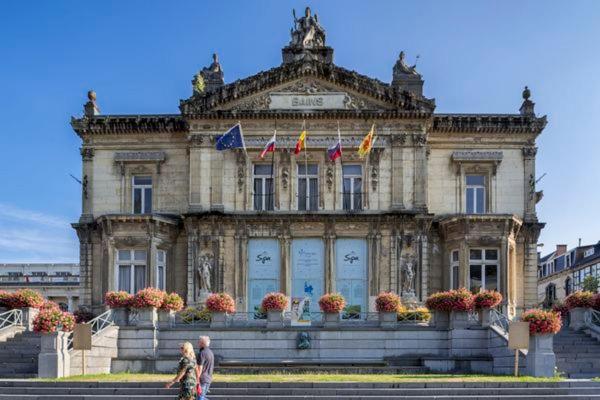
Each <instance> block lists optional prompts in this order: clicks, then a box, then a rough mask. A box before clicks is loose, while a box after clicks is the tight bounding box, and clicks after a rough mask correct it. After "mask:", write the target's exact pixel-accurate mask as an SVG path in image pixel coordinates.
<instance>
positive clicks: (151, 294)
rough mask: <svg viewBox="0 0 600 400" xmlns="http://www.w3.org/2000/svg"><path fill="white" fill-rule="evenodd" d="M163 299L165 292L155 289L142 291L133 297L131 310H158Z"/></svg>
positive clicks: (150, 288)
mask: <svg viewBox="0 0 600 400" xmlns="http://www.w3.org/2000/svg"><path fill="white" fill-rule="evenodd" d="M164 299H165V292H163V291H162V290H160V289H156V288H152V287H149V288H146V289H142V290H140V291H139V292H137V293H136V294H135V296H133V299H132V300H131V307H133V308H150V307H155V308H160V307H161V306H162V304H163V300H164Z"/></svg>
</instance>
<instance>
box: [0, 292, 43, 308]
mask: <svg viewBox="0 0 600 400" xmlns="http://www.w3.org/2000/svg"><path fill="white" fill-rule="evenodd" d="M45 302H46V299H44V296H42V295H41V294H40V293H39V292H36V291H35V290H31V289H21V290H17V291H16V292H15V293H13V294H12V295H11V296H10V297H9V300H8V303H9V304H8V307H9V308H25V307H32V308H40V307H41V306H43V305H44V303H45Z"/></svg>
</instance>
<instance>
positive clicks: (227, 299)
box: [206, 293, 235, 328]
mask: <svg viewBox="0 0 600 400" xmlns="http://www.w3.org/2000/svg"><path fill="white" fill-rule="evenodd" d="M206 308H207V309H208V310H209V311H210V312H211V321H210V327H211V328H224V327H225V326H226V324H227V314H233V313H235V301H234V300H233V298H232V297H231V296H230V295H228V294H227V293H211V294H210V295H209V296H208V298H207V299H206Z"/></svg>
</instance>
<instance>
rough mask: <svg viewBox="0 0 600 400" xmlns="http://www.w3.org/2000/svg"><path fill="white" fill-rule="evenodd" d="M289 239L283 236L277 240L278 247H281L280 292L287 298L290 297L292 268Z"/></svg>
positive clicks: (287, 235)
mask: <svg viewBox="0 0 600 400" xmlns="http://www.w3.org/2000/svg"><path fill="white" fill-rule="evenodd" d="M290 242H291V237H290V235H289V234H285V235H283V236H282V237H280V238H279V246H280V247H281V249H280V250H281V280H280V286H281V292H282V293H284V294H285V295H287V296H291V295H292V287H291V284H292V267H291V257H290V245H291V243H290Z"/></svg>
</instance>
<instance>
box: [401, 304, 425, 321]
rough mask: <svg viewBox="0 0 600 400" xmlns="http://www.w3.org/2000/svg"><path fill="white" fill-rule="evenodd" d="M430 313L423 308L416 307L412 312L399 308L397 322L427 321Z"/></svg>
mask: <svg viewBox="0 0 600 400" xmlns="http://www.w3.org/2000/svg"><path fill="white" fill-rule="evenodd" d="M430 319H431V313H430V312H429V310H428V309H426V308H425V307H418V308H415V309H414V310H412V309H407V308H406V307H400V309H399V310H398V321H429V320H430Z"/></svg>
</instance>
